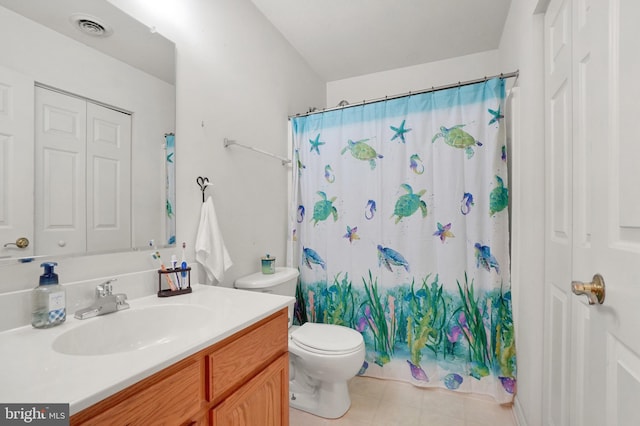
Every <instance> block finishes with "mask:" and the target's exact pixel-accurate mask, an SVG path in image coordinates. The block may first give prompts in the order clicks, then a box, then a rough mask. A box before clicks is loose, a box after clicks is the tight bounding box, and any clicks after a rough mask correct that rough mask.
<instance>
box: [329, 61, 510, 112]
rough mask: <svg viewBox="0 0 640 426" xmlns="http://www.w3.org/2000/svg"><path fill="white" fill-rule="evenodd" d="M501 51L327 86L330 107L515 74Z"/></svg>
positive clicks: (432, 63)
mask: <svg viewBox="0 0 640 426" xmlns="http://www.w3.org/2000/svg"><path fill="white" fill-rule="evenodd" d="M500 66H501V64H500V61H499V56H498V51H497V50H489V51H486V52H481V53H475V54H473V55H466V56H460V57H457V58H452V59H446V60H443V61H438V62H431V63H427V64H421V65H415V66H412V67H405V68H398V69H395V70H391V71H383V72H377V73H373V74H367V75H363V76H359V77H352V78H347V79H344V80H336V81H330V82H329V83H327V107H335V106H336V105H338V103H339V102H340V101H342V100H346V101H347V102H349V103H350V104H357V103H358V102H362V101H363V100H365V99H377V98H383V97H385V96H393V95H399V94H404V93H408V92H410V91H413V92H415V91H418V90H423V89H428V88H430V87H433V86H435V87H437V86H442V85H445V84H450V83H455V82H457V81H465V80H472V79H476V78H482V77H484V76H489V75H494V74H500V73H501V72H506V71H513V70H511V69H509V70H504V69H502V68H501V67H500Z"/></svg>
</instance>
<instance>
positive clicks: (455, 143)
mask: <svg viewBox="0 0 640 426" xmlns="http://www.w3.org/2000/svg"><path fill="white" fill-rule="evenodd" d="M464 126H465V125H464V124H458V125H456V126H453V127H450V128H448V129H447V128H446V127H444V126H441V127H440V133H436V135H435V136H434V137H433V139H431V143H433V142H435V141H436V139H438V138H443V139H444V142H445V143H446V144H447V145H449V146H452V147H454V148H460V149H464V152H465V153H466V154H467V158H471V157H473V154H474V152H473V148H472V146H474V145H478V146H482V143H481V142H480V141H477V140H476V138H474V137H473V136H471V135H470V134H469V133H467V132H465V131H464V130H462V128H463V127H464Z"/></svg>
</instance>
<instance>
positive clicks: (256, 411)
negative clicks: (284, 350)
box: [211, 354, 289, 426]
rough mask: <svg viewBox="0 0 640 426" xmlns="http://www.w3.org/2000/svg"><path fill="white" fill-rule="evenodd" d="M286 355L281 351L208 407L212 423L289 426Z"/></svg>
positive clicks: (223, 425)
mask: <svg viewBox="0 0 640 426" xmlns="http://www.w3.org/2000/svg"><path fill="white" fill-rule="evenodd" d="M288 369H289V355H288V354H284V355H282V356H281V357H280V358H278V359H277V360H276V361H274V362H273V363H272V364H271V365H269V366H268V367H267V368H266V369H264V370H263V371H262V372H261V373H259V374H258V375H257V376H255V377H254V378H253V379H251V380H250V381H249V382H247V383H246V384H244V385H243V386H242V387H241V388H239V389H238V390H237V391H236V392H234V393H233V394H232V395H231V396H229V397H228V398H227V399H225V400H224V401H223V402H222V403H220V404H219V405H218V406H216V407H215V408H213V409H212V410H211V419H212V424H213V425H214V426H255V425H263V426H288V425H289V370H288Z"/></svg>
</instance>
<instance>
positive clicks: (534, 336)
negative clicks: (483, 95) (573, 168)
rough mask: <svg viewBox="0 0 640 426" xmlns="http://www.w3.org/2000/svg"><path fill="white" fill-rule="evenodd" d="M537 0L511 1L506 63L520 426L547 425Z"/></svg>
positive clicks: (540, 59) (540, 58)
mask: <svg viewBox="0 0 640 426" xmlns="http://www.w3.org/2000/svg"><path fill="white" fill-rule="evenodd" d="M536 3H538V0H524V1H522V0H521V1H514V2H511V9H510V11H509V16H508V18H507V22H506V25H505V29H504V31H503V34H502V39H501V43H500V49H499V51H500V60H501V66H502V67H504V68H506V69H513V68H518V69H519V70H520V77H519V79H518V82H517V85H518V86H519V93H518V96H519V98H520V101H519V105H520V111H519V118H520V120H519V124H520V126H519V127H520V131H519V136H518V137H517V138H516V140H515V141H514V143H513V149H512V152H511V155H512V162H513V169H514V179H513V180H512V182H511V193H512V207H513V215H512V217H513V220H512V254H513V256H512V283H513V287H514V294H513V296H514V315H515V317H516V321H517V323H516V326H517V328H516V332H517V334H516V347H517V351H518V393H517V396H516V401H515V412H516V415H517V416H518V420H519V423H520V425H521V426H525V425H531V426H534V425H541V424H542V367H543V366H542V361H543V351H542V349H543V348H542V346H543V334H542V333H543V327H542V324H543V322H544V321H543V312H544V297H543V296H544V238H543V237H544V170H545V164H544V98H543V95H544V63H543V58H544V56H543V47H544V44H543V16H542V15H534V10H535V7H536Z"/></svg>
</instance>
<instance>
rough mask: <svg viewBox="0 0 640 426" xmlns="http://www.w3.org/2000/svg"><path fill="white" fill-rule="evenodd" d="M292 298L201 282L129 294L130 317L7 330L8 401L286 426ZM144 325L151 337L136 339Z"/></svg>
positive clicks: (1, 394)
mask: <svg viewBox="0 0 640 426" xmlns="http://www.w3.org/2000/svg"><path fill="white" fill-rule="evenodd" d="M172 299H174V300H172ZM291 303H293V298H290V297H285V296H275V295H265V294H260V293H252V292H245V291H241V290H233V289H227V288H220V287H209V286H194V292H193V293H191V294H189V295H182V296H179V297H173V298H157V297H155V296H151V297H145V298H141V299H137V300H135V299H134V300H131V301H130V305H131V309H130V310H128V311H130V313H129V314H126V313H127V311H122V312H117V313H114V314H109V315H105V316H104V317H97V318H92V319H89V320H76V319H75V318H68V319H67V322H66V323H65V324H63V325H61V326H59V327H55V328H52V329H48V330H34V329H31V328H30V327H22V328H20V329H14V330H10V331H8V332H4V333H0V342H2V349H1V350H0V351H1V352H2V355H3V356H2V358H3V359H6V360H8V362H7V363H6V365H2V366H0V376H2V377H3V379H4V378H5V377H6V378H7V379H8V383H5V384H4V386H3V388H2V389H1V390H0V400H2V401H3V402H20V403H25V402H33V403H36V402H37V403H53V402H68V403H70V414H71V425H104V424H129V425H136V424H139V425H151V424H171V425H256V424H260V425H274V426H278V425H288V424H289V403H288V383H289V372H288V369H289V364H288V352H287V326H288V309H287V307H288V305H290V304H291ZM173 314H175V316H172V317H171V318H169V319H168V320H166V319H164V318H165V317H166V316H168V315H173ZM118 316H120V317H118ZM149 320H150V321H151V322H153V323H161V324H159V326H158V327H155V326H153V325H150V324H148V321H149ZM181 320H184V321H182V322H181ZM167 321H168V322H167ZM94 324H97V325H94ZM125 324H126V325H127V326H126V327H124V325H125ZM174 324H176V325H174ZM114 327H115V328H117V329H119V332H118V333H112V332H111V330H112V329H113V328H114ZM99 330H102V332H100V331H99ZM157 330H164V331H163V332H162V333H158V331H157ZM145 331H146V333H144V334H146V335H150V336H152V338H151V339H147V340H145V339H144V338H141V339H137V337H138V336H137V334H138V333H143V332H145ZM83 333H86V334H83ZM86 336H96V337H95V338H92V337H86ZM118 336H120V337H118ZM111 339H113V345H111V344H110V343H111V342H110V340H111ZM116 340H117V341H119V342H124V343H116ZM104 342H106V343H107V344H106V345H105V343H104ZM78 343H80V344H78ZM105 352H112V353H105ZM5 355H8V357H5ZM3 381H4V380H3ZM28 382H29V383H35V384H36V385H35V386H33V385H32V384H29V383H28Z"/></svg>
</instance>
